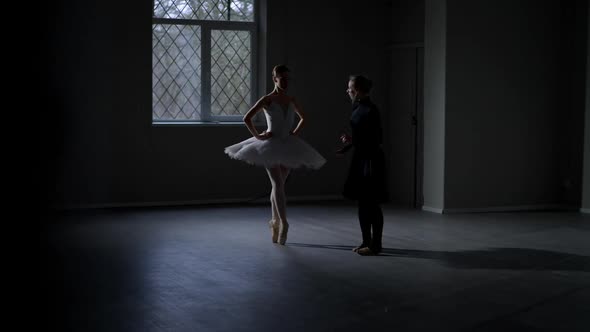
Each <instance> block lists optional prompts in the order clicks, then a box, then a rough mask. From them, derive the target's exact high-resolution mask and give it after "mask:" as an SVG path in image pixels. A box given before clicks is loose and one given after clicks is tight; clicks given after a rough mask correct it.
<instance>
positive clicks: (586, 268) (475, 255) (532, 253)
mask: <svg viewBox="0 0 590 332" xmlns="http://www.w3.org/2000/svg"><path fill="white" fill-rule="evenodd" d="M287 245H288V246H292V247H305V248H318V249H334V250H345V251H351V250H352V248H353V247H352V246H343V245H330V244H307V243H290V242H289V243H287ZM377 257H398V258H399V257H403V258H419V259H436V260H439V261H442V262H444V263H445V264H448V265H450V266H452V267H455V268H463V269H509V270H563V271H583V272H590V257H589V256H582V255H576V254H568V253H563V252H557V251H549V250H539V249H527V248H489V249H482V250H463V251H432V250H413V249H398V248H383V252H382V253H381V254H380V255H379V256H377Z"/></svg>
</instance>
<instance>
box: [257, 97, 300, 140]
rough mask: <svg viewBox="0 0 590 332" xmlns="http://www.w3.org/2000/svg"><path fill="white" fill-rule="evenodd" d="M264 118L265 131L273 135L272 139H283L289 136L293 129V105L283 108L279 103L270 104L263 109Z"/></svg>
mask: <svg viewBox="0 0 590 332" xmlns="http://www.w3.org/2000/svg"><path fill="white" fill-rule="evenodd" d="M264 115H265V116H266V125H267V127H268V128H267V129H266V130H267V131H268V132H271V133H272V134H273V137H280V138H285V137H288V136H289V133H290V131H291V130H292V129H293V122H294V119H295V112H294V111H293V103H292V102H289V104H288V105H287V106H286V107H285V108H284V107H283V106H281V105H280V104H279V103H276V102H271V103H270V105H269V106H268V107H267V108H265V109H264Z"/></svg>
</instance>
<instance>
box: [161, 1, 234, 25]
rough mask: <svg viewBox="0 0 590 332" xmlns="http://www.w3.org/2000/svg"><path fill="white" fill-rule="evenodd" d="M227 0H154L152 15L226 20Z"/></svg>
mask: <svg viewBox="0 0 590 332" xmlns="http://www.w3.org/2000/svg"><path fill="white" fill-rule="evenodd" d="M227 7H228V6H227V0H155V1H154V17H156V18H172V19H187V20H213V21H226V20H227V18H228V8H227Z"/></svg>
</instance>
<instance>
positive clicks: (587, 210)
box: [580, 208, 590, 214]
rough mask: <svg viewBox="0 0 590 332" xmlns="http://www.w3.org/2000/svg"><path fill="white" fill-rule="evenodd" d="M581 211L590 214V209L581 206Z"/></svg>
mask: <svg viewBox="0 0 590 332" xmlns="http://www.w3.org/2000/svg"><path fill="white" fill-rule="evenodd" d="M580 212H582V213H587V214H590V209H584V208H580Z"/></svg>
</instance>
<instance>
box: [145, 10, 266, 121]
mask: <svg viewBox="0 0 590 332" xmlns="http://www.w3.org/2000/svg"><path fill="white" fill-rule="evenodd" d="M261 2H262V1H261V0H254V21H253V22H243V21H217V20H195V19H175V18H159V17H154V5H155V0H152V25H151V27H152V30H153V27H154V25H156V24H174V25H197V26H199V27H200V29H199V30H200V33H201V35H200V39H201V45H200V51H201V54H200V56H201V72H200V75H201V119H200V120H155V119H154V108H153V100H152V107H151V123H152V125H167V124H236V123H237V122H239V123H242V119H243V117H244V115H243V114H242V115H213V114H211V97H212V96H211V68H212V66H211V31H213V30H229V31H249V32H250V106H252V105H254V103H256V101H257V96H258V92H259V87H258V84H257V82H258V51H259V50H258V47H259V43H258V30H259V28H258V27H259V24H260V23H259V22H260V3H261ZM152 38H153V36H152ZM153 50H154V48H153V42H152V48H151V52H152V53H153ZM151 77H152V84H151V86H152V94H153V64H152V75H151ZM152 98H153V97H152Z"/></svg>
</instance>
